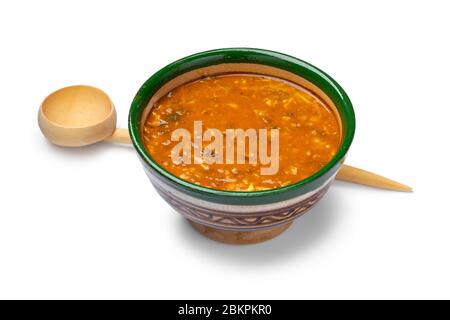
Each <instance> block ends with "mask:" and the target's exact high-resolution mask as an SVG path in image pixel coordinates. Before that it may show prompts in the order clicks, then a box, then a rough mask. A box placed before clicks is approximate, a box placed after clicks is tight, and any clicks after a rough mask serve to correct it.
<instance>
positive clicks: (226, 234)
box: [188, 219, 292, 244]
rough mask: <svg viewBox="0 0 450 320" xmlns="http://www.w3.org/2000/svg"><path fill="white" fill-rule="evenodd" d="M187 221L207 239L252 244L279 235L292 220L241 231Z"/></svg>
mask: <svg viewBox="0 0 450 320" xmlns="http://www.w3.org/2000/svg"><path fill="white" fill-rule="evenodd" d="M188 221H189V223H190V224H191V226H192V227H193V228H194V229H195V230H197V231H198V232H200V233H201V234H202V235H204V236H205V237H208V238H209V239H212V240H215V241H219V242H224V243H229V244H253V243H259V242H264V241H267V240H270V239H272V238H275V237H276V236H278V235H280V234H281V233H283V232H284V231H285V230H286V229H287V228H289V226H290V225H291V224H292V222H289V223H285V224H282V225H281V226H277V227H274V228H272V229H267V230H259V231H244V232H243V231H227V230H221V229H215V228H211V227H207V226H204V225H202V224H199V223H197V222H193V221H191V220H189V219H188Z"/></svg>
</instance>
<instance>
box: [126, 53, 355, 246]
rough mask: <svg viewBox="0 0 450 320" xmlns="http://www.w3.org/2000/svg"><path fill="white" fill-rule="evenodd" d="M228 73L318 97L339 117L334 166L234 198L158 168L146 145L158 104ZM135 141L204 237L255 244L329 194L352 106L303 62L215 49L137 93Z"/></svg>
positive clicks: (163, 191)
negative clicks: (146, 129)
mask: <svg viewBox="0 0 450 320" xmlns="http://www.w3.org/2000/svg"><path fill="white" fill-rule="evenodd" d="M225 73H252V74H262V75H267V76H272V77H276V78H280V79H284V80H287V81H291V82H294V83H297V84H299V85H301V86H303V87H306V88H308V89H309V90H311V91H313V92H314V93H315V94H316V95H318V96H319V97H320V98H322V99H323V100H324V101H325V102H326V103H327V104H328V105H329V106H331V108H332V109H333V111H334V112H335V113H336V115H337V117H338V119H339V120H340V121H339V122H340V126H341V133H342V135H341V136H342V140H341V145H340V147H339V149H338V152H337V153H336V155H335V156H334V157H333V159H332V160H331V161H330V162H329V163H328V164H326V165H325V166H324V167H323V168H322V169H321V170H319V171H318V172H317V173H315V174H314V175H312V176H310V177H308V178H306V179H304V180H301V181H299V182H297V183H294V184H291V185H288V186H285V187H281V188H277V189H271V190H264V191H254V192H235V191H224V190H217V189H211V188H206V187H202V186H199V185H196V184H193V183H190V182H188V181H185V180H182V179H180V178H178V177H176V176H174V175H172V174H171V173H169V172H168V171H166V170H165V169H164V168H163V167H162V166H160V165H159V164H158V163H157V162H156V161H155V160H153V158H152V157H151V155H150V154H149V153H148V152H147V151H146V149H145V147H144V143H143V141H142V131H143V124H144V122H145V119H146V117H147V115H148V113H149V111H150V110H151V108H152V107H153V105H154V103H155V102H156V101H158V100H159V98H161V97H162V96H164V95H166V94H167V93H168V92H170V91H171V90H173V89H174V88H175V87H178V86H180V85H182V84H184V83H187V82H191V81H193V80H196V79H199V78H202V77H206V76H214V75H218V74H225ZM128 128H129V130H130V136H131V140H132V142H133V145H134V147H135V148H136V150H137V153H138V155H139V159H140V160H141V162H142V164H143V166H144V170H145V172H146V173H147V175H148V177H149V178H150V181H151V183H152V184H153V185H154V186H155V188H156V190H157V191H158V193H159V194H160V195H161V196H162V197H163V198H164V199H165V200H166V201H167V202H168V203H169V204H170V205H171V206H172V207H173V208H174V209H175V210H176V211H178V212H179V213H181V214H182V215H184V216H185V217H186V218H187V219H188V220H189V222H190V223H191V224H192V225H193V226H194V228H196V229H197V230H198V231H200V232H201V233H203V234H204V235H206V236H208V237H210V238H212V239H215V240H219V241H223V242H228V243H255V242H261V241H264V240H268V239H270V238H273V237H275V236H276V235H278V234H280V233H281V232H283V231H284V230H285V229H286V228H287V227H288V226H289V225H290V224H291V223H292V221H293V220H294V219H295V218H297V217H299V216H301V215H302V214H304V213H305V212H306V211H307V210H309V209H310V208H311V207H312V206H314V205H315V204H316V203H317V202H318V201H319V200H320V198H321V197H322V196H323V195H324V194H325V192H326V191H327V189H328V187H329V186H330V184H331V182H332V181H333V180H334V177H335V175H336V173H337V171H338V170H339V168H340V166H341V165H342V164H343V161H344V157H345V155H346V154H347V151H348V149H349V147H350V145H351V143H352V140H353V135H354V132H355V115H354V111H353V107H352V104H351V102H350V99H349V98H348V96H347V94H346V93H345V92H344V90H343V89H342V88H341V86H340V85H339V84H338V83H337V82H336V81H334V80H333V79H332V78H331V77H330V76H328V75H327V74H326V73H324V72H323V71H321V70H319V69H317V68H316V67H314V66H312V65H310V64H309V63H306V62H304V61H302V60H299V59H297V58H294V57H291V56H288V55H285V54H282V53H278V52H273V51H268V50H262V49H250V48H230V49H217V50H211V51H206V52H201V53H197V54H194V55H191V56H188V57H185V58H182V59H180V60H178V61H175V62H173V63H171V64H169V65H167V66H166V67H164V68H162V69H161V70H159V71H158V72H156V73H155V74H154V75H153V76H151V77H150V78H149V79H148V80H147V81H146V82H145V83H144V84H143V85H142V87H141V88H140V89H139V91H138V92H137V94H136V96H135V98H134V100H133V102H132V104H131V108H130V113H129V126H128Z"/></svg>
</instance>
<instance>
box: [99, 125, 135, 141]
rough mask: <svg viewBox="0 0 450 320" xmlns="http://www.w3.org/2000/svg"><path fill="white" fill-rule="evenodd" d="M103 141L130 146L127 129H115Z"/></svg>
mask: <svg viewBox="0 0 450 320" xmlns="http://www.w3.org/2000/svg"><path fill="white" fill-rule="evenodd" d="M105 141H108V142H114V143H125V144H131V139H130V134H129V133H128V129H120V128H117V129H116V130H115V131H114V132H113V134H112V135H111V136H110V137H109V138H106V139H105Z"/></svg>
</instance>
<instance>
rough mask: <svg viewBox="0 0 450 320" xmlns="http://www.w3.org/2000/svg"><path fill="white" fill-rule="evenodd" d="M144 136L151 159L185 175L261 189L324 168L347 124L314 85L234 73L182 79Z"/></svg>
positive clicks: (152, 115) (218, 185)
mask: <svg viewBox="0 0 450 320" xmlns="http://www.w3.org/2000/svg"><path fill="white" fill-rule="evenodd" d="M180 130H182V131H180ZM203 132H204V133H203ZM142 137H143V140H144V144H145V147H146V149H147V152H148V153H149V154H150V155H151V157H152V158H153V159H154V160H155V161H156V162H157V163H158V164H159V165H161V166H162V167H163V168H165V169H166V170H167V171H169V172H170V173H172V174H173V175H175V176H177V177H179V178H181V179H183V180H186V181H189V182H191V183H194V184H197V185H201V186H204V187H209V188H214V189H220V190H228V191H258V190H267V189H273V188H279V187H283V186H287V185H289V184H292V183H295V182H298V181H300V180H303V179H305V178H307V177H309V176H311V175H313V174H314V173H316V172H317V171H319V170H320V169H321V168H322V167H323V166H325V165H326V164H327V163H328V162H329V161H330V160H331V159H332V158H333V156H334V155H335V154H336V152H337V150H338V148H339V145H340V141H341V130H340V123H339V120H338V118H337V116H336V114H335V112H334V111H333V109H332V107H331V106H328V105H327V104H326V103H325V102H324V101H323V100H321V99H320V98H319V97H318V96H316V95H315V94H314V93H312V92H311V91H309V90H307V89H305V88H303V87H301V86H298V85H296V84H293V83H290V82H287V81H284V80H281V79H276V78H272V77H267V76H262V75H251V74H229V75H218V76H213V77H208V78H203V79H199V80H196V81H193V82H190V83H186V84H183V85H181V86H179V87H177V88H175V89H173V90H172V91H171V92H169V93H168V94H167V95H165V96H163V97H162V98H160V99H159V100H158V101H157V102H156V103H155V104H154V105H153V107H152V109H151V111H150V112H149V114H148V116H147V118H146V120H145V123H144V126H143V133H142ZM181 138H182V139H181ZM239 138H241V139H239ZM185 139H191V140H189V141H188V143H186V141H184V140H185ZM181 140H183V144H182V145H180V143H181V142H180V141H181ZM218 142H221V144H220V143H218ZM212 145H213V147H211V146H212ZM255 146H256V147H255ZM264 147H265V148H266V149H267V150H263V149H264ZM239 152H241V153H242V154H240V153H239ZM181 154H183V157H178V155H181Z"/></svg>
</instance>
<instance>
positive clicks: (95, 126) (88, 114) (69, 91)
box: [38, 85, 412, 192]
mask: <svg viewBox="0 0 450 320" xmlns="http://www.w3.org/2000/svg"><path fill="white" fill-rule="evenodd" d="M116 121H117V115H116V109H115V108H114V105H113V103H112V101H111V99H110V98H109V97H108V95H107V94H106V93H104V92H103V91H102V90H100V89H97V88H94V87H90V86H84V85H78V86H71V87H66V88H62V89H60V90H57V91H55V92H53V93H52V94H50V95H49V96H48V97H47V98H45V100H44V101H43V102H42V104H41V107H40V108H39V115H38V122H39V127H40V128H41V131H42V133H43V134H44V136H45V137H46V138H47V139H48V140H50V141H51V142H52V143H54V144H56V145H59V146H63V147H80V146H86V145H89V144H93V143H96V142H99V141H108V142H117V143H125V144H131V143H132V142H131V139H130V136H129V134H128V130H127V129H117V128H116ZM336 178H337V179H339V180H344V181H349V182H353V183H357V184H362V185H366V186H371V187H375V188H383V189H389V190H395V191H405V192H411V191H412V188H411V187H408V186H406V185H404V184H401V183H399V182H396V181H393V180H390V179H388V178H385V177H382V176H380V175H377V174H375V173H371V172H368V171H365V170H362V169H358V168H355V167H351V166H348V165H343V166H342V167H341V168H340V170H339V172H338V174H337V176H336Z"/></svg>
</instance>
